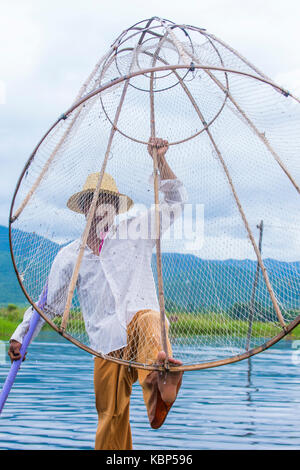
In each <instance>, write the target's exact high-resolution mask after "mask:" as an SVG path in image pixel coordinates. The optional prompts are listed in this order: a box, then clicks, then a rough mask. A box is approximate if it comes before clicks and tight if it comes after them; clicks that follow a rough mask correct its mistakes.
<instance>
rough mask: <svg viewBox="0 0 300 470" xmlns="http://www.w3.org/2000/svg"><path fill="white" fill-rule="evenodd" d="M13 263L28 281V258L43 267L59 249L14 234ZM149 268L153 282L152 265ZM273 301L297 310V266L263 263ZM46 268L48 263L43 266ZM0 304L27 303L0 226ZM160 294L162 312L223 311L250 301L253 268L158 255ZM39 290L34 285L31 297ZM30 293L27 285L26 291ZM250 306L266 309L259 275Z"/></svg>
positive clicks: (30, 236)
mask: <svg viewBox="0 0 300 470" xmlns="http://www.w3.org/2000/svg"><path fill="white" fill-rule="evenodd" d="M18 234H19V235H20V238H19V240H18V249H19V256H20V257H19V260H21V261H20V262H21V263H22V266H23V269H24V271H26V278H27V279H28V282H31V280H32V279H31V276H30V274H31V269H33V267H32V266H31V261H32V259H34V260H35V265H36V263H40V264H41V272H42V269H43V268H44V265H45V263H44V259H45V253H46V254H47V260H48V263H51V262H52V261H53V259H54V258H55V256H56V254H57V252H58V250H59V249H60V248H61V246H59V245H58V244H56V243H54V242H52V241H50V240H48V239H46V238H43V237H41V236H39V235H36V234H34V233H24V232H20V231H17V230H16V231H15V237H16V238H18ZM152 261H153V262H152V266H153V271H154V276H155V277H156V262H155V257H154V256H153V260H152ZM264 263H265V266H266V268H267V271H268V274H269V277H270V280H271V283H272V286H273V288H274V291H275V294H276V297H277V299H278V301H279V302H281V303H282V304H283V305H284V306H285V307H286V308H290V309H295V308H297V309H299V308H300V306H299V299H300V262H282V261H277V260H274V259H265V260H264ZM49 265H50V264H49ZM0 266H1V268H0V305H3V304H5V305H6V304H8V303H15V304H24V303H26V302H27V300H26V298H25V296H24V295H23V292H22V290H21V288H20V286H19V283H18V281H17V278H16V275H15V272H14V268H13V264H12V261H11V256H10V252H9V242H8V228H7V227H3V226H0ZM162 266H163V276H164V289H165V298H166V305H167V309H168V310H172V307H180V308H181V309H184V310H188V311H198V310H199V309H201V310H204V311H205V309H211V308H215V309H216V308H218V306H219V307H221V309H222V310H223V309H229V308H231V307H232V306H233V305H234V304H236V303H240V304H247V303H249V302H250V299H251V294H252V288H253V282H254V278H255V271H256V266H257V263H256V262H255V261H252V260H247V259H246V260H236V259H228V260H204V259H201V258H199V257H196V256H193V255H190V254H179V253H164V254H163V255H162ZM41 289H42V287H41V286H40V285H37V286H36V293H35V295H36V297H38V296H39V293H40V291H41ZM31 292H32V286H31ZM255 300H256V302H258V303H260V304H261V305H264V306H265V307H267V306H271V300H270V297H269V294H268V292H267V289H266V286H265V282H264V280H263V278H262V274H261V272H260V275H259V282H258V286H257V289H256V298H255Z"/></svg>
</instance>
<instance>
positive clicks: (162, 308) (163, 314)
mask: <svg viewBox="0 0 300 470" xmlns="http://www.w3.org/2000/svg"><path fill="white" fill-rule="evenodd" d="M164 38H165V36H164ZM164 38H163V39H162V41H163V40H164ZM162 41H161V43H162ZM161 43H160V46H161ZM158 52H159V47H158V49H157V51H156V54H158ZM156 54H155V55H154V57H153V65H154V64H155V62H156ZM153 80H154V72H152V73H151V78H150V127H151V137H152V138H155V113H154V93H153ZM153 173H154V202H155V228H156V234H155V243H156V265H157V279H158V295H159V307H160V326H161V340H162V347H163V350H164V352H165V354H166V359H165V363H164V366H165V369H168V368H169V351H168V344H167V333H166V312H165V297H164V286H163V276H162V261H161V245H160V242H161V220H160V211H159V192H158V161H157V147H155V146H154V147H153Z"/></svg>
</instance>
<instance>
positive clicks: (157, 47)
mask: <svg viewBox="0 0 300 470" xmlns="http://www.w3.org/2000/svg"><path fill="white" fill-rule="evenodd" d="M146 24H147V22H143V23H141V24H139V26H138V27H136V28H134V29H131V30H129V31H128V32H127V33H126V34H125V33H124V35H123V36H122V37H121V39H120V40H118V41H116V43H115V47H114V48H112V49H111V52H110V53H109V54H107V56H106V57H105V58H104V59H103V60H102V61H100V63H99V64H98V66H97V67H96V69H95V71H94V74H93V75H92V77H91V79H90V81H88V82H87V83H86V86H85V88H84V90H82V92H81V96H85V95H86V94H87V93H90V92H92V91H93V90H97V89H98V88H99V87H101V86H103V85H107V84H108V83H110V82H111V85H110V86H109V87H107V88H106V89H105V90H103V91H99V92H97V93H96V94H95V95H93V96H91V97H90V98H88V99H86V100H85V101H84V103H82V104H80V105H79V106H77V107H75V108H74V109H73V111H71V112H70V113H68V115H67V117H66V119H62V120H60V121H59V123H58V124H57V125H56V126H55V127H54V129H53V130H52V131H51V132H50V133H49V135H48V136H47V137H46V139H45V140H44V141H43V142H42V144H41V145H40V146H39V148H38V149H37V151H36V153H35V155H34V158H33V159H32V160H31V161H30V164H29V165H28V167H27V169H26V171H25V172H24V174H23V176H22V179H21V183H20V186H19V188H18V190H17V192H16V199H15V201H14V206H13V212H12V213H13V215H17V218H16V220H14V222H13V223H12V227H11V240H12V250H13V255H14V260H15V264H16V268H17V270H18V273H19V276H20V279H21V281H22V284H23V287H24V289H25V290H26V292H27V294H28V296H29V297H30V299H31V300H32V302H36V301H37V299H38V298H39V296H40V294H41V292H42V291H43V288H44V286H45V285H46V284H47V282H48V293H47V302H46V305H45V306H44V307H43V310H44V313H45V315H47V317H49V318H51V319H52V320H53V321H54V323H55V324H56V325H57V327H58V328H60V327H61V326H62V324H61V322H62V317H64V318H65V326H66V329H65V331H66V333H67V334H68V335H69V336H70V337H72V338H74V339H75V340H76V341H78V342H80V343H82V344H83V345H85V346H88V347H90V348H91V349H92V350H93V351H95V352H96V353H100V354H103V353H104V354H110V355H114V356H116V357H118V358H121V359H123V360H125V361H127V362H130V363H132V364H150V363H152V362H153V360H154V357H153V354H155V351H157V349H159V348H161V347H162V344H161V331H160V329H161V323H160V318H159V314H155V313H153V314H150V315H148V314H145V312H144V313H139V314H138V315H135V314H136V312H138V311H139V312H140V311H143V310H150V309H151V310H155V311H157V310H159V307H158V301H157V298H156V294H158V291H157V293H156V292H155V289H157V285H158V282H157V281H158V276H157V255H156V248H157V246H156V241H155V230H154V229H155V227H154V229H153V225H155V223H154V216H155V208H154V207H153V206H152V205H153V203H154V186H153V181H154V178H153V176H152V180H151V179H150V181H149V177H150V175H151V174H152V172H153V160H152V158H151V156H150V155H149V153H148V150H147V145H146V144H147V142H148V140H149V137H150V135H151V119H153V118H154V120H155V133H156V136H157V137H159V138H162V139H164V140H167V141H168V142H169V143H170V146H169V149H168V151H167V153H166V161H167V162H168V164H164V162H163V161H162V163H161V164H160V165H159V170H160V178H159V180H158V185H159V191H160V198H161V201H162V203H161V207H160V209H161V212H162V215H161V217H162V219H161V224H162V232H163V233H162V236H161V250H162V256H161V266H162V278H163V292H164V305H165V310H166V315H167V317H168V324H167V334H168V338H169V340H170V343H171V346H172V350H173V355H174V356H176V357H177V358H178V359H181V360H182V361H183V364H184V365H191V364H201V363H207V362H210V361H214V360H225V359H226V358H227V357H229V356H234V355H237V354H242V353H243V352H245V351H248V350H250V349H253V348H255V347H257V346H260V345H262V344H264V343H265V342H266V341H267V340H268V339H270V338H273V337H274V336H276V335H277V334H279V333H281V332H282V330H283V326H284V324H285V325H286V326H288V325H289V324H290V323H291V322H292V321H294V320H295V319H296V318H297V317H298V316H299V313H300V306H299V298H300V297H299V293H300V292H299V287H300V276H299V274H300V272H299V269H300V261H299V248H300V246H299V245H300V242H299V236H298V227H299V222H300V220H299V210H298V198H299V194H298V193H297V190H298V191H299V182H300V163H299V150H300V132H299V131H300V112H299V103H298V102H297V101H296V100H295V99H294V98H293V97H291V96H286V94H284V93H283V92H282V91H281V90H280V89H279V88H277V87H274V86H273V85H272V84H270V83H269V82H268V81H266V80H260V78H261V75H260V72H258V71H256V70H255V69H254V68H253V67H252V66H251V65H250V64H248V63H247V62H246V61H244V60H243V59H241V58H240V57H239V55H238V54H236V53H235V52H234V51H232V50H231V49H230V48H228V47H227V46H226V45H224V44H222V43H220V42H219V41H218V40H217V39H216V38H214V37H213V36H211V35H209V34H208V33H206V32H205V31H203V30H197V29H196V28H192V27H188V26H186V27H182V26H180V27H179V26H176V27H173V28H171V30H170V29H168V28H167V26H170V27H172V24H171V23H163V24H161V23H160V22H159V21H158V20H157V21H156V20H155V21H152V23H151V25H150V26H149V28H148V29H145V27H146ZM137 28H139V29H137ZM174 35H175V36H174ZM188 62H189V64H188ZM170 66H179V67H178V68H174V67H173V68H172V67H171V68H170ZM183 66H184V67H183ZM151 67H156V68H158V67H160V68H161V70H159V71H157V70H156V71H155V72H154V75H152V74H151V72H150V71H148V72H144V70H146V69H151ZM203 67H205V68H203ZM215 68H221V69H223V70H216V69H215ZM130 74H135V75H134V76H132V77H131V78H130V79H129V81H128V79H127V78H126V76H128V75H130ZM248 74H250V75H252V76H248ZM120 77H123V78H124V77H125V78H124V80H122V81H120V82H119V83H117V84H114V80H116V79H117V78H120ZM152 77H153V94H152V92H151V80H152ZM100 90H101V88H100ZM151 97H153V102H154V107H153V114H152V113H151V106H150V104H151ZM119 112H120V113H119ZM105 155H107V161H105ZM104 162H105V166H103V163H104ZM101 169H103V171H104V172H105V173H104V177H103V180H102V186H101V189H100V198H99V199H98V202H97V206H96V210H95V214H94V216H93V217H92V218H91V227H90V229H89V231H85V227H86V224H87V217H88V213H89V208H90V204H91V201H92V199H93V194H94V193H93V191H94V190H95V188H96V186H97V182H98V180H99V178H98V176H97V175H96V176H95V174H98V175H99V172H100V171H101ZM93 174H94V180H93V181H92V179H93V178H92V176H91V175H93ZM107 175H110V176H112V177H113V179H114V181H113V180H111V179H109V176H107ZM88 177H89V178H90V180H89V182H88V181H87V178H88ZM105 178H106V179H105ZM107 178H108V179H107ZM166 180H167V181H166ZM178 180H179V181H178ZM114 182H115V183H116V185H117V187H118V191H119V192H120V194H121V198H120V199H119V198H118V196H116V188H115V187H114V184H115V183H114ZM84 185H85V188H84ZM297 185H298V186H297ZM82 191H83V192H82ZM77 193H81V194H80V196H79V195H78V197H77V196H76V197H75V199H74V200H73V203H74V204H75V206H74V205H73V206H72V207H70V204H69V208H68V207H67V202H68V201H69V199H70V197H71V196H72V195H74V194H77ZM127 196H128V198H127ZM118 201H119V202H118ZM131 201H133V202H134V205H131ZM95 202H96V200H95ZM120 204H121V206H120ZM121 207H122V210H121V211H122V212H123V213H121V214H119V215H118V214H117V212H118V210H119V209H120V208H121ZM127 209H129V211H128V212H126V210H127ZM168 211H171V212H175V215H174V217H173V216H172V215H171V217H169V212H168ZM84 214H85V215H84ZM148 216H149V217H150V218H149V217H148ZM243 216H244V218H245V219H244V220H243ZM102 217H104V219H102ZM104 220H105V223H104ZM261 221H263V224H261V225H260V228H258V225H259V224H260V223H261ZM147 224H148V225H147ZM150 225H151V227H150ZM124 227H126V230H127V233H126V234H125V236H124V233H123V235H121V236H120V232H121V231H122V230H123V232H124ZM107 229H110V231H109V233H108V235H106V237H105V238H104V243H103V246H101V245H102V242H101V240H102V239H103V236H104V234H105V233H106V232H107ZM121 229H122V230H121ZM150 229H152V233H149V232H150V231H151V230H150ZM126 230H125V231H126ZM85 232H86V235H87V241H86V243H85V241H84V243H83V242H82V240H83V238H82V237H83V234H84V233H85ZM249 233H251V234H252V235H253V239H254V240H255V242H254V243H255V244H256V246H257V247H258V246H259V237H260V236H261V237H262V247H261V257H262V261H260V264H258V261H257V253H255V250H254V246H253V240H252V241H251V240H250V238H249ZM151 235H152V237H151ZM82 245H83V246H82ZM99 245H100V246H101V250H100V253H99ZM81 247H82V248H81ZM81 255H82V260H81V262H80V263H78V262H77V260H78V257H79V256H81ZM158 261H159V262H160V260H158ZM76 266H77V267H78V272H77V273H76ZM151 267H152V269H151ZM74 270H75V274H74ZM263 270H265V273H266V274H263ZM72 276H73V277H72ZM72 279H73V287H74V289H75V290H74V295H71V293H72ZM155 286H156V287H155ZM273 294H274V296H273V299H272V295H273ZM67 299H70V300H71V304H70V309H68V305H67ZM161 307H162V304H161ZM64 312H65V313H64ZM63 326H64V325H63ZM126 343H127V346H126ZM204 345H206V346H207V345H209V346H210V349H209V351H210V354H209V356H208V355H207V354H206V355H205V356H204V355H203V353H202V347H203V346H204ZM171 346H170V345H169V348H170V347H171ZM113 351H115V352H113ZM141 351H142V352H141ZM205 351H207V349H205ZM169 352H170V351H169Z"/></svg>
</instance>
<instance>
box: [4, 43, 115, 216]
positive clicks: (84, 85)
mask: <svg viewBox="0 0 300 470" xmlns="http://www.w3.org/2000/svg"><path fill="white" fill-rule="evenodd" d="M110 54H111V49H110V50H109V52H108V53H107V54H105V55H104V56H103V57H102V58H101V59H100V60H99V61H98V62H97V64H96V66H95V67H94V69H93V71H92V73H91V74H90V75H89V77H88V78H87V80H86V81H85V82H84V84H83V85H82V87H81V88H80V90H79V92H78V95H77V97H76V99H75V101H74V103H76V102H77V101H78V100H80V98H82V97H83V96H84V92H85V90H86V89H87V87H88V85H89V83H90V82H91V80H92V79H93V77H94V76H95V74H96V72H97V70H98V69H99V67H100V65H101V63H102V62H103V61H104V60H105V59H106V57H107V56H109V55H110ZM81 111H82V107H79V109H78V111H77V113H76V114H75V116H74V117H73V119H72V120H71V122H70V124H69V126H68V127H67V129H66V131H65V132H64V134H63V136H62V138H61V139H60V141H59V142H58V144H57V145H56V147H55V149H54V150H53V152H52V153H51V155H50V157H49V158H48V160H47V161H46V163H45V165H44V166H43V168H42V171H41V172H40V174H39V175H38V177H37V178H36V180H35V182H34V183H33V185H32V187H31V188H30V190H29V191H28V193H27V195H26V196H25V198H24V199H23V201H22V203H21V204H20V206H19V207H18V209H17V210H16V212H15V213H14V215H13V216H12V217H11V222H14V221H15V220H16V219H17V218H18V217H19V216H20V214H21V213H22V212H23V210H24V209H25V207H26V206H27V204H28V202H29V201H30V199H31V197H32V195H33V194H34V192H35V191H36V190H37V188H38V186H39V184H40V182H41V181H42V179H43V177H44V176H45V174H46V173H47V171H48V169H49V167H50V165H51V163H52V162H53V160H54V158H55V156H56V155H57V152H58V151H59V149H60V148H61V146H62V145H63V143H64V142H65V140H66V138H67V137H68V135H69V134H70V132H71V130H72V128H73V126H74V124H75V122H76V121H77V119H78V117H79V115H80V114H81ZM32 157H34V155H33V156H32Z"/></svg>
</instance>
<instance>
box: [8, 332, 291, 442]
mask: <svg viewBox="0 0 300 470" xmlns="http://www.w3.org/2000/svg"><path fill="white" fill-rule="evenodd" d="M54 341H56V342H54ZM294 346H295V345H294ZM295 351H296V350H295V349H293V348H292V342H290V341H282V342H280V343H279V344H277V345H275V346H274V347H272V348H271V349H269V350H268V351H266V352H265V353H262V354H259V355H258V356H255V357H254V358H252V359H251V363H250V364H249V362H248V361H242V362H240V363H237V364H232V365H230V366H223V367H219V368H215V369H210V370H204V371H196V372H187V373H185V374H184V380H183V385H182V388H181V390H180V393H179V396H178V398H177V400H176V403H175V405H174V406H173V408H172V410H171V412H170V413H169V416H168V418H167V420H166V422H165V424H164V425H163V427H162V428H160V429H159V430H152V429H151V428H150V427H149V425H148V419H147V413H146V409H145V406H144V403H143V399H142V393H141V389H140V387H139V385H138V384H135V385H134V387H133V393H132V400H131V425H132V434H133V445H134V448H135V449H168V450H169V449H174V450H175V449H300V361H299V356H298V358H297V357H295ZM293 353H294V359H296V360H294V361H293V360H292V359H293ZM9 367H10V364H9V363H8V362H7V363H6V364H2V365H0V383H1V384H2V383H3V381H4V380H5V377H6V374H7V372H8V370H9ZM96 427H97V413H96V410H95V407H94V394H93V358H92V356H90V355H89V354H88V353H85V352H84V351H82V350H80V349H79V348H76V347H75V346H74V345H72V344H71V343H69V342H68V341H66V340H64V339H63V338H60V337H59V336H58V335H57V334H56V333H54V332H46V331H45V332H42V333H41V334H40V335H39V337H38V341H35V342H34V343H33V344H32V345H31V346H30V349H29V353H28V359H27V360H26V362H25V363H24V364H23V365H22V369H21V371H20V372H19V374H18V377H17V380H16V383H15V386H14V388H13V390H12V392H11V394H10V395H9V398H8V401H7V403H6V405H5V408H4V410H3V412H2V417H1V420H0V449H92V448H93V445H94V435H95V431H96Z"/></svg>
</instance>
